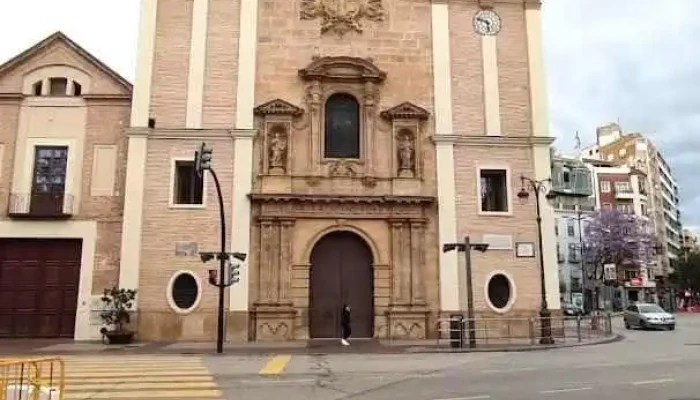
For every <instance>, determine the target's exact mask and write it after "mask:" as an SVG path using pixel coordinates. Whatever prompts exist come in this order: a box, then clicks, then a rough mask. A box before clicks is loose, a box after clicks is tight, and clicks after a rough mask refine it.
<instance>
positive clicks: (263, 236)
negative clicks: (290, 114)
mask: <svg viewBox="0 0 700 400" xmlns="http://www.w3.org/2000/svg"><path fill="white" fill-rule="evenodd" d="M250 198H251V201H252V203H253V205H254V207H253V210H254V216H255V220H256V225H257V226H256V234H255V235H254V242H255V244H256V245H255V248H257V251H256V253H255V254H253V257H254V258H255V259H256V261H257V265H258V268H257V273H258V274H257V276H256V277H255V279H254V280H253V281H254V282H256V290H255V291H256V292H257V296H256V297H257V301H255V302H254V319H255V322H254V327H255V328H254V329H255V337H256V339H257V340H289V339H306V338H308V335H309V332H308V329H309V313H310V309H309V306H310V303H309V292H310V289H311V285H312V284H316V285H318V284H322V285H323V284H325V283H324V282H316V283H313V282H311V281H310V280H309V277H310V268H311V267H312V266H311V265H310V262H311V261H310V259H309V257H310V253H311V251H312V249H313V247H314V244H315V243H316V241H317V240H319V239H320V238H321V237H323V235H324V234H325V233H328V232H333V231H350V232H363V233H364V234H366V239H367V241H368V242H369V243H368V244H369V246H370V247H371V248H373V249H374V251H375V252H376V254H375V256H376V259H375V260H374V263H373V265H372V267H373V270H374V280H373V286H374V290H373V297H374V299H373V304H374V310H373V314H374V321H375V322H374V337H378V338H386V337H395V338H425V337H426V336H427V332H428V327H429V322H428V313H429V311H428V308H427V303H426V297H425V294H426V288H425V284H426V279H425V276H426V256H425V252H426V248H427V246H430V245H433V244H434V243H433V241H431V239H430V238H426V224H427V216H428V215H429V214H430V211H429V210H430V208H431V207H432V206H433V205H434V198H432V197H401V196H399V197H391V196H383V197H365V196H332V195H328V196H323V195H291V194H290V195H274V194H269V195H266V194H252V195H251V196H250ZM382 238H386V239H382ZM383 240H386V241H385V242H384V241H383ZM316 267H317V268H323V267H328V266H324V265H320V266H316ZM329 284H330V283H329ZM345 290H353V288H352V287H349V288H346V289H345Z"/></svg>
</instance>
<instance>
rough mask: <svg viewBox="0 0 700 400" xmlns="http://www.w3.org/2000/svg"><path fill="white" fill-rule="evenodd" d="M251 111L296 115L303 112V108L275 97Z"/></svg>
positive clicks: (265, 113) (262, 113)
mask: <svg viewBox="0 0 700 400" xmlns="http://www.w3.org/2000/svg"><path fill="white" fill-rule="evenodd" d="M253 112H254V113H255V115H291V116H294V117H296V116H299V115H301V114H303V113H304V110H303V109H301V108H299V107H297V106H295V105H294V104H291V103H289V102H286V101H284V100H282V99H275V100H271V101H268V102H267V103H263V104H261V105H259V106H257V107H255V109H254V110H253Z"/></svg>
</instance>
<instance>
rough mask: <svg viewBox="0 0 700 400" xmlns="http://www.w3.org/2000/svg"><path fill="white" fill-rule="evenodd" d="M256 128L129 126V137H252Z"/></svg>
mask: <svg viewBox="0 0 700 400" xmlns="http://www.w3.org/2000/svg"><path fill="white" fill-rule="evenodd" d="M256 134H257V130H256V129H184V128H183V129H163V128H155V129H150V128H131V129H129V131H128V134H127V135H128V136H129V137H149V138H157V139H196V140H200V139H225V138H228V139H234V138H253V137H255V135H256Z"/></svg>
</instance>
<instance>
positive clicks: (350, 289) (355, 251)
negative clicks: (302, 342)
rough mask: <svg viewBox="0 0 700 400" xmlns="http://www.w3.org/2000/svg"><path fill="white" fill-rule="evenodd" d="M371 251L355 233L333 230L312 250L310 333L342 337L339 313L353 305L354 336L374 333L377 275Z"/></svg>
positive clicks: (323, 336) (370, 335)
mask: <svg viewBox="0 0 700 400" xmlns="http://www.w3.org/2000/svg"><path fill="white" fill-rule="evenodd" d="M372 263H373V257H372V251H371V250H370V248H369V246H368V245H367V243H366V242H365V241H364V239H362V238H361V237H360V236H358V235H357V234H355V233H352V232H347V231H339V232H332V233H329V234H327V235H326V236H324V237H323V238H321V240H319V241H318V242H317V243H316V245H315V246H314V248H313V250H312V252H311V273H310V281H311V282H310V288H311V289H310V293H309V297H310V298H309V335H310V337H311V338H337V337H340V312H341V308H342V306H343V304H348V305H349V306H350V316H351V325H352V336H353V337H356V338H370V337H372V336H373V333H374V275H373V271H372Z"/></svg>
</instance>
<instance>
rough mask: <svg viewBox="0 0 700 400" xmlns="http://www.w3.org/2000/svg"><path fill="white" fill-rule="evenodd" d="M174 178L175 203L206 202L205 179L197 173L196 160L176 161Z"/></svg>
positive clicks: (194, 203)
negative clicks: (204, 200)
mask: <svg viewBox="0 0 700 400" xmlns="http://www.w3.org/2000/svg"><path fill="white" fill-rule="evenodd" d="M174 178H175V179H174V187H173V204H177V205H201V204H204V202H203V198H204V196H203V194H204V180H203V179H202V178H200V177H199V175H197V172H196V171H195V168H194V161H187V160H177V161H175V177H174Z"/></svg>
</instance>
